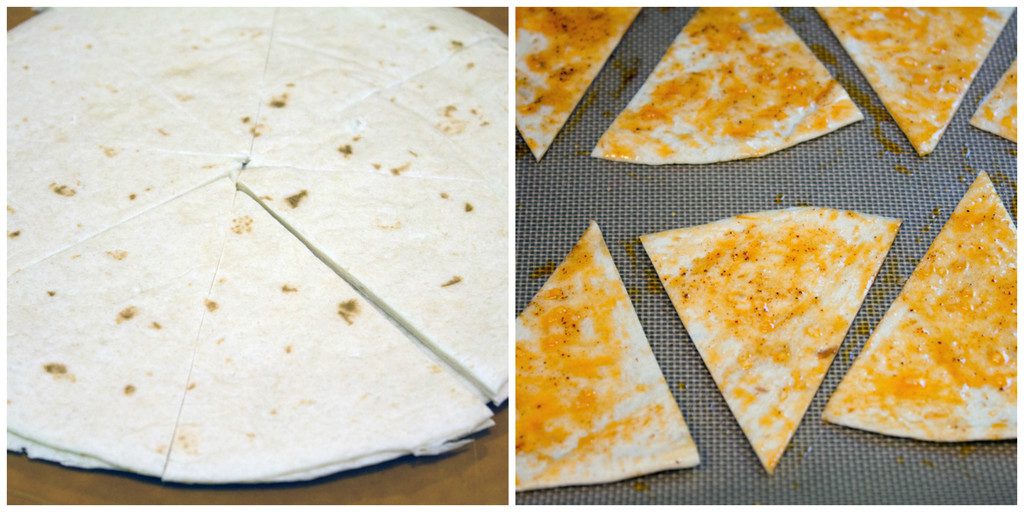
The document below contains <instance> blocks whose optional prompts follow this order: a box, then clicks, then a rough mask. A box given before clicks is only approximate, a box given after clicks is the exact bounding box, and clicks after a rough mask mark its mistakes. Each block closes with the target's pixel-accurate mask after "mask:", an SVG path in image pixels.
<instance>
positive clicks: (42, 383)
mask: <svg viewBox="0 0 1024 512" xmlns="http://www.w3.org/2000/svg"><path fill="white" fill-rule="evenodd" d="M234 195H235V187H234V185H233V184H232V182H231V180H229V179H227V178H222V179H221V180H218V181H216V182H214V183H212V184H210V185H208V186H205V187H202V188H200V189H197V190H195V191H193V192H190V193H188V194H185V195H183V196H181V197H180V198H178V199H175V200H173V201H171V202H169V203H167V204H164V205H162V206H160V207H157V208H154V209H152V210H149V211H147V212H145V213H143V214H142V215H139V216H138V217H135V218H133V219H131V220H129V221H127V222H125V223H122V224H119V225H117V226H115V227H113V228H111V229H109V230H107V231H104V232H103V233H101V234H99V235H97V236H95V237H93V238H90V239H89V240H87V241H85V242H82V243H80V244H78V245H76V246H74V247H72V248H69V249H67V250H65V251H62V252H60V253H57V254H55V255H53V256H51V257H49V258H47V259H44V260H43V261H41V262H39V263H37V264H35V265H33V266H31V267H28V268H26V269H24V270H22V271H20V272H16V273H15V274H13V275H12V276H10V277H8V280H7V284H8V287H7V289H8V318H9V324H8V334H7V375H8V379H7V400H8V402H7V428H8V431H9V432H11V433H13V434H14V435H15V436H18V437H21V438H24V439H26V440H28V441H31V442H33V443H36V444H38V445H41V446H42V447H43V448H41V450H43V453H40V452H39V451H36V452H35V453H34V455H35V456H40V457H44V458H49V457H48V454H47V450H48V451H49V452H48V453H49V455H55V454H56V455H60V452H70V453H71V454H77V455H74V456H72V455H69V456H68V457H64V456H61V457H60V458H58V459H57V460H58V461H60V462H64V463H69V464H76V463H77V462H79V461H81V460H82V459H84V460H86V461H89V462H90V465H91V466H99V465H101V464H105V465H108V466H112V467H116V468H118V469H124V470H129V471H134V472H137V473H141V474H145V475H152V476H159V475H160V474H161V473H162V471H163V467H164V462H165V460H166V458H167V453H168V452H167V451H168V449H169V448H170V443H171V436H172V434H173V430H174V425H175V421H176V419H177V414H178V410H179V407H180V405H181V400H182V396H183V393H184V390H185V382H186V379H187V376H188V371H189V367H190V365H191V363H192V355H193V350H194V344H195V341H196V336H197V335H198V333H199V325H200V322H201V319H202V317H203V314H204V312H205V311H206V307H204V298H205V297H206V294H207V292H208V291H209V289H210V284H211V283H212V282H213V276H214V272H215V271H216V267H217V262H218V260H219V258H220V254H221V250H222V245H223V241H224V234H223V230H221V229H218V228H219V226H220V225H221V222H222V221H223V218H225V217H226V216H227V215H228V214H229V213H230V211H231V202H232V198H233V197H234ZM83 411H84V412H83ZM11 443H12V439H11V438H8V446H9V447H11V446H12V444H11ZM14 447H15V448H17V444H16V443H15V445H14ZM29 450H30V453H32V448H31V447H29Z"/></svg>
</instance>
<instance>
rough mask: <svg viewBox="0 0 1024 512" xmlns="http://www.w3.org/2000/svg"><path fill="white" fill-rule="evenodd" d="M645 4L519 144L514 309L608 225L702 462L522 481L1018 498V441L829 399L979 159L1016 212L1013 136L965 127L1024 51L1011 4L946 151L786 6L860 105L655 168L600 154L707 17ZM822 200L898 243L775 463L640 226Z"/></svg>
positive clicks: (625, 493)
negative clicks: (748, 145)
mask: <svg viewBox="0 0 1024 512" xmlns="http://www.w3.org/2000/svg"><path fill="white" fill-rule="evenodd" d="M695 11H696V9H694V8H645V9H644V10H643V11H642V12H641V13H640V16H639V17H638V18H637V20H636V22H635V23H634V24H633V26H632V27H631V28H630V29H629V32H627V33H626V35H625V37H624V38H623V40H622V43H621V44H620V45H619V47H618V49H616V51H615V53H613V54H612V57H611V58H610V59H609V62H608V64H607V65H606V66H605V69H604V70H603V71H602V72H601V74H600V75H598V77H597V79H596V80H595V81H594V84H593V85H592V86H591V88H590V90H589V91H588V93H587V95H586V96H584V98H583V100H582V101H581V102H580V105H579V106H578V107H577V109H576V112H575V113H574V114H573V116H572V117H571V118H570V119H569V121H568V123H566V126H565V128H564V129H563V130H562V132H561V133H560V134H559V135H558V137H557V138H556V139H555V141H554V143H553V144H552V146H551V149H550V150H549V151H548V153H547V155H545V157H544V159H543V160H542V161H541V162H539V163H538V162H536V161H535V160H534V158H533V156H532V155H530V152H529V150H528V149H527V147H526V144H525V143H524V142H523V140H522V137H518V136H517V141H516V312H517V313H518V312H520V311H522V310H523V308H525V307H526V304H527V303H528V302H529V301H530V299H531V298H532V297H533V295H534V293H536V292H537V290H539V289H540V287H541V285H543V284H544V280H545V279H546V277H547V275H548V274H549V273H550V272H551V271H553V270H554V267H555V266H556V265H557V264H558V263H559V262H560V261H561V259H562V258H563V257H564V256H565V255H566V254H567V253H568V252H569V250H570V249H571V248H572V246H573V244H575V242H576V240H577V239H578V238H579V236H580V235H581V234H582V233H583V230H584V229H585V228H586V225H587V221H588V220H590V219H595V220H597V222H598V223H599V224H600V226H601V229H602V230H603V231H604V235H605V238H606V241H607V243H608V246H609V248H610V250H611V253H612V257H613V258H614V259H615V263H616V265H617V266H618V268H619V271H620V273H621V274H622V278H623V281H624V282H625V285H626V288H627V290H629V293H630V296H631V298H632V300H633V303H634V305H635V306H636V310H637V313H638V315H639V317H640V321H641V323H642V324H643V326H644V330H645V332H646V333H647V336H648V338H649V339H650V342H651V345H652V347H653V348H654V353H655V356H656V357H657V359H658V362H659V364H660V365H661V368H662V371H663V372H664V373H665V378H666V379H667V381H668V384H669V387H670V388H671V390H672V393H673V394H674V395H675V398H676V400H677V402H678V403H679V405H680V407H681V409H682V411H683V415H684V416H685V417H686V421H687V423H688V424H689V426H690V430H691V432H692V434H693V437H694V440H695V441H696V442H697V446H698V449H699V450H700V453H701V464H700V466H698V467H697V468H694V469H688V470H678V471H667V472H663V473H657V474H653V475H647V476H643V477H640V478H635V479H631V480H626V481H623V482H618V483H613V484H606V485H595V486H576V487H564V488H557V489H548V490H541V491H530V492H524V493H517V494H516V502H517V503H518V504H557V503H587V504H615V503H638V504H642V503H665V504H667V503H765V504H768V503H1016V494H1017V485H1016V482H1017V465H1016V457H1017V443H1016V441H1003V442H977V443H958V444H938V443H928V442H922V441H913V440H906V439H898V438H894V437H887V436H882V435H878V434H872V433H868V432H863V431H859V430H853V429H849V428H845V427H840V426H837V425H832V424H827V423H824V422H823V421H822V419H821V412H822V409H823V407H824V405H825V402H826V401H827V399H828V397H829V396H830V395H831V394H832V391H833V390H835V388H836V386H837V385H838V384H839V381H840V379H841V378H842V376H843V375H844V374H845V373H846V371H847V370H848V369H849V367H850V365H851V363H852V361H853V358H854V357H856V355H857V353H858V352H859V350H860V348H861V347H862V346H863V345H864V342H865V341H866V340H867V337H868V335H869V334H870V332H871V331H872V329H874V326H875V325H877V323H878V321H879V320H880V319H881V317H882V315H883V314H884V313H885V311H886V309H887V308H888V306H889V305H890V304H891V303H892V301H893V300H894V299H895V298H896V296H897V294H898V293H899V291H900V288H901V287H902V285H903V282H904V281H905V280H906V279H907V278H908V277H909V276H910V273H911V272H912V271H913V269H914V267H915V266H916V264H917V262H918V261H919V260H920V258H921V257H922V256H923V255H924V253H925V251H926V250H927V248H928V245H929V244H930V243H931V241H932V239H933V238H934V237H935V235H936V234H937V233H938V231H939V230H940V229H941V228H942V226H943V224H944V223H945V221H946V220H947V219H948V217H949V215H950V213H951V212H952V211H953V208H954V207H955V206H956V204H957V202H958V201H959V200H960V198H961V196H962V195H963V193H964V192H965V191H966V190H967V187H968V186H969V185H970V184H971V182H972V181H973V179H974V177H975V175H976V174H977V172H978V171H981V170H984V171H986V172H988V173H989V175H990V176H991V177H992V180H993V182H994V183H995V185H996V189H997V190H998V192H999V194H1000V196H1001V197H1002V199H1003V202H1004V203H1005V204H1006V206H1007V208H1008V209H1009V210H1010V213H1011V215H1013V216H1014V218H1016V214H1017V207H1016V204H1017V192H1016V177H1017V164H1016V160H1017V151H1016V145H1015V144H1014V143H1012V142H1010V141H1007V140H1005V139H1002V138H1000V137H997V136H995V135H992V134H990V133H988V132H984V131H981V130H979V129H977V128H974V127H973V126H970V124H969V122H968V121H969V119H970V117H971V115H972V114H973V113H974V111H975V110H976V109H977V107H978V105H979V103H980V102H981V100H982V98H983V97H984V95H985V94H986V93H987V92H988V91H990V90H991V89H992V87H994V86H995V84H996V82H997V81H998V80H999V77H1000V76H1001V75H1002V74H1003V72H1004V71H1005V70H1006V69H1007V67H1009V65H1010V63H1011V62H1012V61H1013V59H1014V58H1015V56H1016V33H1017V21H1016V20H1017V19H1016V14H1014V16H1013V17H1012V18H1011V19H1010V22H1009V23H1008V24H1007V26H1006V28H1005V29H1004V30H1003V33H1002V34H1001V36H1000V38H999V40H998V41H997V43H996V46H995V48H994V50H993V51H992V53H991V55H990V56H989V57H988V59H987V60H986V61H985V63H984V65H983V66H982V68H981V70H980V72H979V74H978V76H977V78H976V79H975V81H974V83H973V85H972V86H971V88H970V90H969V91H968V93H967V95H966V97H965V99H964V101H963V103H962V105H961V107H960V109H959V110H958V112H957V114H956V116H955V117H954V119H953V121H952V123H951V124H950V126H949V128H948V129H947V131H946V133H945V135H944V136H943V137H942V140H941V141H940V142H939V145H938V147H937V148H936V150H935V151H934V152H933V153H932V154H931V155H929V156H927V157H924V158H921V157H918V156H917V155H916V153H915V152H914V150H913V148H912V147H911V145H910V143H909V141H907V139H906V137H905V136H904V135H903V133H902V132H900V130H899V128H898V127H897V126H896V125H895V123H894V122H893V121H892V120H891V118H890V117H889V115H888V113H887V112H886V111H885V108H884V107H883V106H882V103H881V102H880V101H879V100H878V97H877V96H876V95H875V94H874V92H872V90H871V88H870V86H869V85H868V83H867V81H866V80H865V79H864V77H863V76H862V75H861V74H860V72H859V71H858V70H857V68H856V66H855V65H854V64H853V61H852V60H850V58H849V56H847V54H846V53H845V52H844V51H843V49H842V47H841V46H840V45H839V42H838V41H837V40H836V39H835V37H834V36H833V35H832V33H831V32H830V31H829V30H828V27H827V26H826V25H825V23H824V21H822V19H821V18H820V17H819V16H818V14H817V13H816V12H815V11H814V10H813V9H809V8H783V9H780V12H781V14H782V16H783V17H784V18H785V19H786V21H787V23H789V25H790V26H791V27H792V28H793V29H794V30H795V31H796V32H797V33H798V34H799V35H800V37H801V38H802V39H803V40H804V42H805V43H807V44H808V46H810V47H811V48H812V50H813V51H814V52H815V53H816V54H817V55H818V56H819V59H821V60H822V62H823V63H824V64H825V66H826V67H827V68H828V69H829V71H831V72H832V74H833V76H835V77H836V78H837V79H838V80H839V82H840V83H841V84H842V85H843V87H845V88H846V90H847V91H849V92H850V94H851V96H852V97H853V99H854V101H855V102H856V103H857V105H858V107H860V109H861V110H862V111H863V112H864V116H865V120H864V121H861V122H858V123H856V124H853V125H851V126H848V127H846V128H843V129H840V130H838V131H836V132H833V133H831V134H828V135H825V136H824V137H821V138H819V139H816V140H812V141H808V142H804V143H802V144H799V145H797V146H794V147H792V148H789V149H786V150H783V151H781V152H778V153H775V154H772V155H768V156H765V157H761V158H754V159H748V160H739V161H734V162H725V163H718V164H711V165H699V166H685V165H670V166H661V167H648V166H641V165H630V164H623V163H617V162H609V161H604V160H599V159H595V158H591V157H589V156H587V155H589V154H590V151H591V150H592V149H593V147H594V145H595V144H596V143H597V140H598V138H599V137H600V135H601V133H602V132H603V131H604V129H605V128H607V127H608V126H609V125H610V124H611V122H612V121H613V120H614V118H615V116H616V115H617V114H618V113H619V112H620V111H621V110H622V109H623V108H624V107H625V106H626V104H627V103H628V102H629V100H630V98H631V97H632V96H633V94H635V93H636V92H637V90H639V88H640V86H641V84H642V83H643V81H644V80H645V79H646V77H647V75H648V74H649V73H650V72H651V71H652V70H653V69H654V66H655V64H657V62H658V60H659V59H660V58H661V56H662V54H663V53H664V52H665V50H666V49H667V48H668V46H669V45H670V44H671V42H672V40H673V39H674V38H675V37H676V35H677V34H678V33H679V31H680V30H682V27H683V26H684V25H685V24H686V22H687V21H688V20H689V19H690V17H691V16H692V15H693V14H694V12H695ZM797 205H815V206H826V207H832V208H842V209H851V210H857V211H861V212H866V213H873V214H879V215H886V216H891V217H896V218H900V219H903V221H904V222H903V226H902V227H901V229H900V232H899V234H898V236H897V237H896V242H895V243H894V244H893V247H892V250H891V251H890V252H889V255H888V257H887V258H886V260H885V263H884V264H883V266H882V269H881V271H880V273H879V275H878V277H877V279H876V281H875V284H874V286H873V287H872V288H871V290H870V291H869V293H868V295H867V298H866V300H865V301H864V305H863V307H862V309H861V311H860V312H859V313H858V315H857V317H856V318H855V320H854V322H853V325H852V327H851V329H850V332H849V334H848V335H847V337H846V339H845V341H844V343H843V345H842V347H841V349H840V351H839V354H838V355H837V357H836V359H835V362H834V363H833V364H832V367H831V368H830V370H829V372H828V374H827V375H826V377H825V380H824V382H823V383H822V385H821V388H820V389H819V391H818V393H817V394H816V395H815V398H814V401H813V402H812V403H811V405H810V408H809V409H808V411H807V414H806V415H805V416H804V419H803V422H802V423H801V425H800V427H799V429H798V430H797V431H796V434H795V435H794V437H793V440H792V442H791V443H790V445H789V448H788V450H787V451H786V453H785V454H784V455H783V457H782V460H781V462H780V463H779V466H778V467H777V469H776V472H775V475H774V476H769V475H768V474H767V473H765V471H764V470H763V469H762V468H761V465H760V463H758V461H757V457H756V456H755V455H754V452H753V450H752V449H751V448H750V444H749V442H748V441H747V439H746V437H744V435H743V433H742V431H741V430H740V428H739V425H738V424H737V423H736V420H735V419H734V418H733V416H732V414H731V412H730V411H729V409H728V406H727V405H726V403H725V400H724V399H723V398H722V395H721V393H720V392H719V391H718V389H717V388H716V387H715V384H714V381H713V380H712V379H711V375H710V374H709V373H708V371H707V369H706V368H705V366H704V363H703V362H702V361H701V359H700V355H699V354H698V353H697V350H696V348H695V347H694V346H693V343H692V342H691V341H690V338H689V337H688V335H687V333H686V331H685V329H684V328H683V325H682V323H681V322H680V321H679V318H678V316H677V315H676V312H675V310H674V309H673V308H672V304H671V302H670V300H669V298H668V295H666V294H665V292H664V290H663V289H662V287H661V283H660V282H659V281H658V279H657V275H656V274H655V271H654V267H653V266H652V265H651V263H650V261H649V260H648V258H647V256H646V253H644V251H643V247H642V246H640V243H639V240H638V239H637V237H638V236H640V235H641V234H644V233H653V232H657V231H662V230H666V229H673V228H678V227H682V226H694V225H699V224H704V223H707V222H711V221H714V220H717V219H720V218H723V217H729V216H732V215H736V214H740V213H744V212H753V211H760V210H769V209H777V208H785V207H789V206H797Z"/></svg>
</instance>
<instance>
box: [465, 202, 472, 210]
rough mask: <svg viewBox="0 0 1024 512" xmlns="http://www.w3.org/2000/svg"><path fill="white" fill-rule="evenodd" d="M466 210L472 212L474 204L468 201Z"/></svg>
mask: <svg viewBox="0 0 1024 512" xmlns="http://www.w3.org/2000/svg"><path fill="white" fill-rule="evenodd" d="M466 211H467V212H471V211H473V205H471V204H469V203H466Z"/></svg>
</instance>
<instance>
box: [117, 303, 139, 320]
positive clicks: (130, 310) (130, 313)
mask: <svg viewBox="0 0 1024 512" xmlns="http://www.w3.org/2000/svg"><path fill="white" fill-rule="evenodd" d="M138 312H139V310H138V309H136V308H135V306H128V307H126V308H124V309H122V310H121V312H119V313H118V314H117V319H116V320H115V322H116V323H121V322H124V321H127V320H131V319H132V317H134V316H135V314H136V313H138Z"/></svg>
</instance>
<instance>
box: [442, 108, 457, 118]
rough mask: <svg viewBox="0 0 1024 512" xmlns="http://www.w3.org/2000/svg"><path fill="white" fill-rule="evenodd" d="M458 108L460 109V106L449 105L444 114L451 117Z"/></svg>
mask: <svg viewBox="0 0 1024 512" xmlns="http://www.w3.org/2000/svg"><path fill="white" fill-rule="evenodd" d="M456 110H458V108H456V107H455V105H448V106H447V107H445V108H444V116H445V117H451V116H452V113H454V112H455V111H456Z"/></svg>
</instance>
